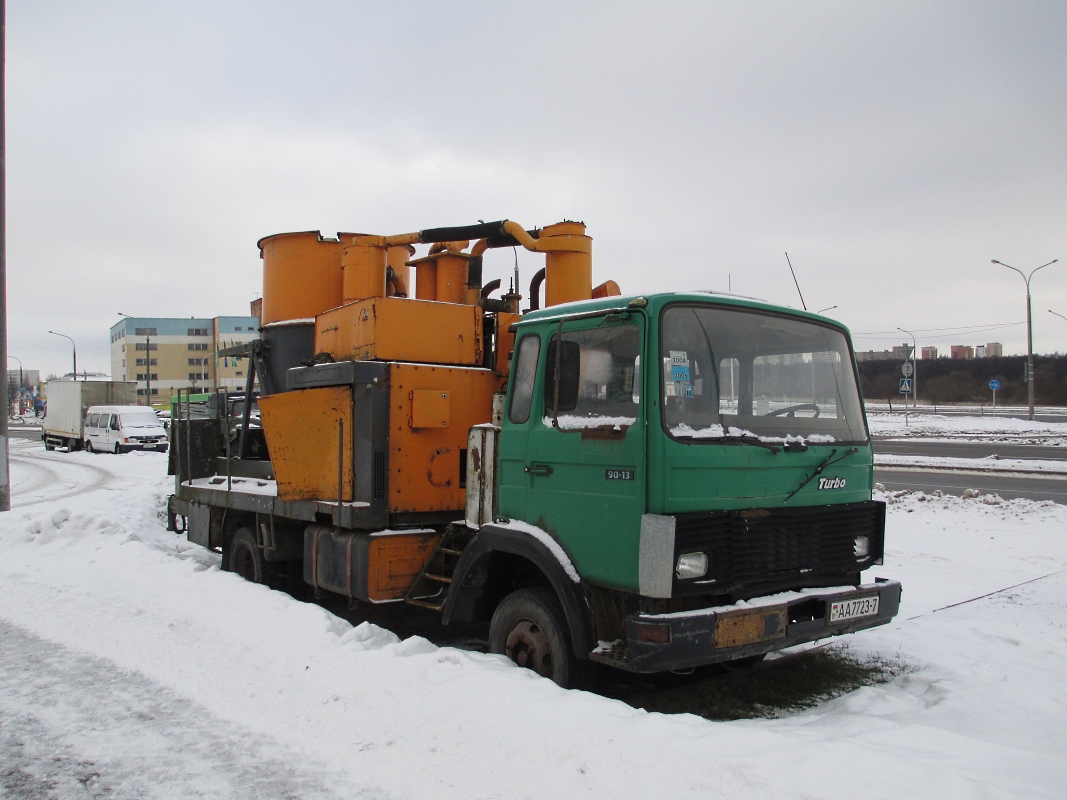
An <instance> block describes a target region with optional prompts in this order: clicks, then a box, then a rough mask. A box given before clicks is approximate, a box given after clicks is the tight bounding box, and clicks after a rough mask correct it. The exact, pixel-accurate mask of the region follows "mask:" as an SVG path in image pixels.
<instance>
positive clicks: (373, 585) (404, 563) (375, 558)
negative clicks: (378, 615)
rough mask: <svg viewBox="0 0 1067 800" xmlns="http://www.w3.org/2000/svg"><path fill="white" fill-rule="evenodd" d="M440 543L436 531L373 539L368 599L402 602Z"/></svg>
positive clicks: (368, 551)
mask: <svg viewBox="0 0 1067 800" xmlns="http://www.w3.org/2000/svg"><path fill="white" fill-rule="evenodd" d="M440 540H441V535H440V534H439V533H436V532H434V531H415V532H412V533H403V534H393V533H390V534H387V535H384V536H383V535H372V536H371V537H370V543H369V545H368V546H367V599H368V600H373V601H379V602H380V601H382V600H400V599H402V598H403V597H404V595H405V594H407V591H408V589H410V588H411V584H413V583H414V582H415V578H417V577H418V575H419V573H420V572H421V571H422V568H423V567H424V566H425V565H426V562H427V561H429V560H430V556H432V555H433V552H434V550H435V549H436V548H437V543H438V542H439V541H440Z"/></svg>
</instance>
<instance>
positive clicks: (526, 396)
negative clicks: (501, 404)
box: [508, 334, 541, 425]
mask: <svg viewBox="0 0 1067 800" xmlns="http://www.w3.org/2000/svg"><path fill="white" fill-rule="evenodd" d="M540 354H541V338H540V337H539V336H537V335H536V334H530V335H527V336H524V337H523V338H522V341H520V342H519V346H518V347H517V348H516V349H515V364H514V366H513V367H512V371H511V376H512V377H511V380H512V381H514V384H515V385H514V389H513V390H512V392H511V408H509V409H508V420H509V421H511V422H514V423H516V424H519V425H521V424H522V423H524V422H526V421H527V420H528V419H530V405H531V403H532V402H533V389H534V379H535V378H536V377H537V357H538V356H539V355H540Z"/></svg>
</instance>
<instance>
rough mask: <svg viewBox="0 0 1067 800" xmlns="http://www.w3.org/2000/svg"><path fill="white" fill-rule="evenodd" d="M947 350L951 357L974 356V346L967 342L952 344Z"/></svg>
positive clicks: (965, 357) (964, 357)
mask: <svg viewBox="0 0 1067 800" xmlns="http://www.w3.org/2000/svg"><path fill="white" fill-rule="evenodd" d="M949 352H950V357H951V358H963V359H971V358H974V348H973V347H971V346H970V345H967V344H954V345H952V348H951V350H950V351H949Z"/></svg>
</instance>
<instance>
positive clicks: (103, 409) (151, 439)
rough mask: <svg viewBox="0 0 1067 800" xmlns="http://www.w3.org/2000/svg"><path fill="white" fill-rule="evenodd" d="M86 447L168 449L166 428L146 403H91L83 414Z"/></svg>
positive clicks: (120, 450)
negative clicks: (115, 404) (104, 404)
mask: <svg viewBox="0 0 1067 800" xmlns="http://www.w3.org/2000/svg"><path fill="white" fill-rule="evenodd" d="M85 449H86V450H89V451H94V450H95V451H96V452H100V453H128V452H129V451H131V450H158V451H160V452H166V450H167V432H166V431H165V430H164V429H163V424H162V423H161V422H160V421H159V417H157V416H156V414H155V412H154V411H153V410H152V409H151V408H147V407H145V406H90V407H89V410H88V411H87V412H86V414H85Z"/></svg>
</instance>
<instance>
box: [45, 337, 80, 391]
mask: <svg viewBox="0 0 1067 800" xmlns="http://www.w3.org/2000/svg"><path fill="white" fill-rule="evenodd" d="M49 333H50V334H52V335H53V336H62V337H63V338H64V339H70V337H69V336H67V334H65V333H56V332H55V331H49ZM70 346H71V347H73V348H74V380H78V345H76V344H74V340H73V339H70Z"/></svg>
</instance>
